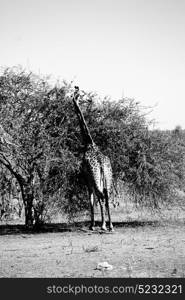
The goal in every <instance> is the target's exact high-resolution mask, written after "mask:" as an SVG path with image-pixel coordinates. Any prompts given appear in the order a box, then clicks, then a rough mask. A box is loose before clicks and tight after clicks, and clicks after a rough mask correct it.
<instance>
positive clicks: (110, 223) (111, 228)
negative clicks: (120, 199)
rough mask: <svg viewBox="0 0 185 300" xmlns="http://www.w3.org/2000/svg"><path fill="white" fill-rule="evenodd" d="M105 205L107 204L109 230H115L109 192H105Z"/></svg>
mask: <svg viewBox="0 0 185 300" xmlns="http://www.w3.org/2000/svg"><path fill="white" fill-rule="evenodd" d="M105 205H106V209H107V214H108V219H109V230H110V231H114V228H113V225H112V221H111V214H110V207H109V197H108V194H107V192H106V193H105Z"/></svg>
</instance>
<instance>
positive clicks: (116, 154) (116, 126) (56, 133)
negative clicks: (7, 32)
mask: <svg viewBox="0 0 185 300" xmlns="http://www.w3.org/2000/svg"><path fill="white" fill-rule="evenodd" d="M72 92H73V88H72V86H71V85H70V84H68V83H66V82H62V83H61V84H57V85H56V86H54V87H53V86H51V85H50V84H49V81H48V78H41V77H38V76H36V75H34V74H33V73H27V72H25V71H24V70H22V69H19V68H12V69H5V70H4V72H3V73H2V75H1V76H0V112H1V113H0V124H1V125H2V128H4V130H5V131H6V132H7V133H8V134H9V135H10V136H11V138H12V140H13V142H14V143H15V145H16V146H13V145H8V146H7V144H6V143H4V144H3V143H1V149H0V150H1V151H0V161H1V163H2V164H4V166H5V167H7V166H8V169H9V171H10V172H12V173H11V174H12V175H13V176H15V178H16V179H17V180H18V182H19V184H22V186H23V187H27V186H29V189H30V190H31V193H32V195H33V199H32V202H33V203H32V204H33V205H32V206H33V209H34V213H35V214H34V216H33V218H35V220H36V219H37V222H39V220H40V221H42V220H43V219H42V216H43V213H44V211H46V210H47V214H48V215H50V214H51V213H52V207H54V208H55V209H56V208H57V207H58V208H59V209H61V210H62V211H64V212H67V213H68V214H70V215H75V214H76V213H77V212H78V211H82V210H84V209H87V208H88V205H89V204H88V201H87V190H86V188H85V184H84V178H83V175H82V172H81V168H80V166H81V161H82V155H83V150H84V145H83V142H82V138H81V133H80V128H79V124H78V120H77V117H76V115H75V113H74V108H73V103H72V101H71V94H72ZM80 106H81V109H82V112H83V114H84V117H85V120H86V122H87V125H88V127H89V129H90V132H91V134H92V137H93V139H94V141H95V142H96V144H97V145H98V146H99V148H100V149H101V151H102V152H103V153H104V154H105V155H108V156H109V157H110V159H111V163H112V167H113V173H114V181H115V183H116V182H118V181H119V182H121V183H122V184H123V185H126V186H127V187H128V189H129V191H130V194H131V195H132V196H133V199H134V201H135V202H136V203H139V204H146V205H148V206H157V205H158V203H159V202H160V200H161V201H163V202H164V201H169V198H170V196H171V195H172V193H173V192H174V191H175V189H177V188H182V187H183V185H184V174H185V172H184V151H185V150H184V149H185V133H184V131H183V130H181V129H180V128H176V129H175V130H174V131H168V132H164V131H160V130H155V131H150V130H149V122H148V121H147V118H146V115H145V113H144V112H143V110H142V109H141V108H140V106H139V104H138V103H136V102H135V101H134V100H132V99H125V98H123V99H120V100H119V101H113V100H111V99H108V98H105V99H103V100H102V99H101V101H100V99H99V98H98V96H97V95H96V94H93V93H86V92H84V93H83V95H82V96H81V99H80ZM6 172H7V171H6ZM3 189H7V187H4V188H3ZM23 200H24V199H23ZM26 203H27V202H26V201H24V204H25V205H26Z"/></svg>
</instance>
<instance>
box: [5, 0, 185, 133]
mask: <svg viewBox="0 0 185 300" xmlns="http://www.w3.org/2000/svg"><path fill="white" fill-rule="evenodd" d="M16 65H21V66H23V68H25V69H27V70H29V71H33V72H36V73H37V74H42V75H51V76H52V78H54V80H55V78H57V79H60V80H63V79H64V80H67V81H69V82H71V81H73V82H74V84H75V85H79V86H80V88H81V89H83V90H85V91H94V92H97V93H98V94H99V95H100V96H101V97H104V96H110V97H111V98H112V99H114V100H117V99H120V98H121V97H127V98H134V99H135V100H136V102H140V104H141V106H147V107H151V113H150V115H149V116H148V118H149V119H153V118H154V119H155V123H156V125H155V126H156V128H160V129H173V128H174V127H175V126H177V125H180V126H181V127H182V128H185V0H31V1H30V0H0V66H1V67H13V66H16Z"/></svg>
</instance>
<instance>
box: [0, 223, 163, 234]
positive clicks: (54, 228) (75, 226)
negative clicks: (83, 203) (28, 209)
mask: <svg viewBox="0 0 185 300" xmlns="http://www.w3.org/2000/svg"><path fill="white" fill-rule="evenodd" d="M113 225H114V228H115V230H116V228H128V227H130V228H135V227H144V226H153V227H156V226H159V221H137V220H135V221H127V222H114V223H113ZM89 226H90V222H89V221H83V222H74V223H71V224H69V223H48V224H42V225H40V226H33V227H32V228H26V226H25V225H22V224H16V225H15V224H13V225H12V224H3V225H0V235H11V234H39V233H47V232H48V233H49V232H75V231H79V230H85V231H88V230H89ZM96 227H97V229H98V228H99V229H100V227H101V223H100V222H96ZM89 232H90V230H89Z"/></svg>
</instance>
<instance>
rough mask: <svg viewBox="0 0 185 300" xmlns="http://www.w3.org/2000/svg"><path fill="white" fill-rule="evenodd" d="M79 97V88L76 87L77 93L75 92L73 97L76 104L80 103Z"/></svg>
mask: <svg viewBox="0 0 185 300" xmlns="http://www.w3.org/2000/svg"><path fill="white" fill-rule="evenodd" d="M79 96H80V89H79V86H75V91H74V94H73V97H74V100H75V101H76V102H78V98H79Z"/></svg>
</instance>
